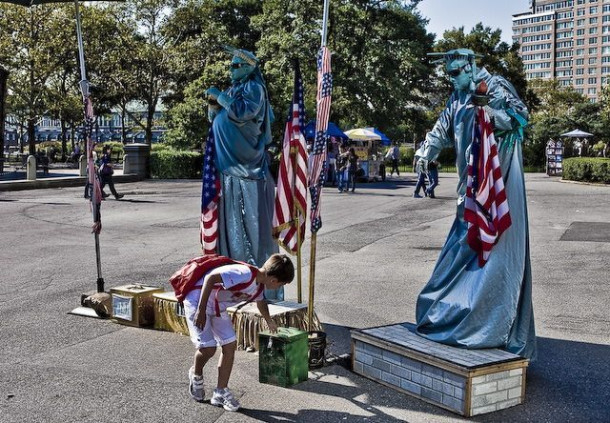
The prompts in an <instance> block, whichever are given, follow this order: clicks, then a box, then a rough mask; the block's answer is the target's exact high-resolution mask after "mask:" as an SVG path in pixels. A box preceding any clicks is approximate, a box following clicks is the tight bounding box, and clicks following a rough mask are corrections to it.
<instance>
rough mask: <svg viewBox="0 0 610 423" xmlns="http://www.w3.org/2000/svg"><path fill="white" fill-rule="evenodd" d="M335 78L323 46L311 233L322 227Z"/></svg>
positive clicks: (312, 174)
mask: <svg viewBox="0 0 610 423" xmlns="http://www.w3.org/2000/svg"><path fill="white" fill-rule="evenodd" d="M332 88H333V77H332V74H331V69H330V51H329V50H328V48H327V47H326V46H322V48H320V51H319V53H318V93H317V96H316V99H317V110H316V133H315V138H314V142H313V146H312V150H311V154H310V155H309V192H310V196H311V231H312V232H317V231H318V230H319V229H320V228H321V227H322V217H321V214H320V209H321V207H320V200H321V198H320V194H321V193H322V187H323V186H324V182H325V179H326V166H327V162H326V149H327V145H328V138H329V137H328V135H327V134H326V130H327V128H328V120H329V115H330V104H331V94H332Z"/></svg>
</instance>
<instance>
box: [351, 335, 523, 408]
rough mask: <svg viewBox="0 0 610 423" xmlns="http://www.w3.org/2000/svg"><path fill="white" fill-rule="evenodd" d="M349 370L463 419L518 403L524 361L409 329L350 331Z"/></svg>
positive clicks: (507, 354) (496, 350) (509, 355)
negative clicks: (432, 338) (451, 343)
mask: <svg viewBox="0 0 610 423" xmlns="http://www.w3.org/2000/svg"><path fill="white" fill-rule="evenodd" d="M351 336H352V369H353V371H354V372H356V373H358V374H360V375H362V376H365V377H367V378H370V379H373V380H375V381H377V382H379V383H381V384H383V385H386V386H388V387H390V388H392V389H395V390H398V391H401V392H404V393H406V394H409V395H412V396H414V397H416V398H420V399H422V400H424V401H426V402H429V403H431V404H435V405H437V406H439V407H442V408H445V409H447V410H450V411H452V412H454V413H458V414H461V415H463V416H467V417H470V416H474V415H477V414H483V413H489V412H493V411H497V410H502V409H505V408H508V407H512V406H515V405H518V404H521V403H523V400H524V398H525V371H526V368H527V365H528V360H527V359H525V358H522V357H520V356H518V355H515V354H511V353H509V352H506V351H504V350H500V349H495V348H494V349H479V350H467V349H463V348H456V347H452V346H449V345H443V344H439V343H437V342H433V341H430V340H428V339H426V338H423V337H421V336H419V335H417V334H416V333H415V327H414V325H412V324H409V323H403V324H396V325H389V326H381V327H376V328H370V329H361V330H353V331H352V332H351Z"/></svg>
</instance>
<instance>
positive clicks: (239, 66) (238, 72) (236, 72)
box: [230, 56, 254, 82]
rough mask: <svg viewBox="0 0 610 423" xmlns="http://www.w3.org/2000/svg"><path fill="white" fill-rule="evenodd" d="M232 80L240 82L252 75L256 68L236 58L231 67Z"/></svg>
mask: <svg viewBox="0 0 610 423" xmlns="http://www.w3.org/2000/svg"><path fill="white" fill-rule="evenodd" d="M230 69H231V80H232V81H233V82H238V81H241V80H242V79H244V78H245V77H247V76H248V75H250V74H251V73H252V72H253V71H254V66H252V65H250V64H248V63H246V62H245V61H244V60H243V59H241V58H239V57H237V56H234V57H233V60H232V61H231V65H230Z"/></svg>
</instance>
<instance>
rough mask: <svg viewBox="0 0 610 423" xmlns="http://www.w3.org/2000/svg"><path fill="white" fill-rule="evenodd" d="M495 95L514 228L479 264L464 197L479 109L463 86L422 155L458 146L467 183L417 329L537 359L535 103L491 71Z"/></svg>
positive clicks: (462, 180)
mask: <svg viewBox="0 0 610 423" xmlns="http://www.w3.org/2000/svg"><path fill="white" fill-rule="evenodd" d="M475 80H476V81H480V80H485V82H486V83H487V85H488V87H489V91H488V95H489V97H490V101H489V107H488V112H489V114H490V115H491V116H492V117H493V119H494V124H495V130H494V135H495V138H496V141H497V142H498V154H499V157H500V165H501V168H502V176H503V179H504V184H505V189H506V195H507V199H508V205H509V207H510V214H511V217H512V225H511V226H510V227H509V228H508V229H507V230H506V232H504V233H503V234H502V236H501V237H500V239H499V241H498V243H497V244H496V245H495V246H494V248H493V250H492V251H491V255H490V257H489V261H488V262H487V263H486V264H485V266H483V267H479V265H478V262H477V261H478V259H477V253H476V252H475V251H474V250H472V249H471V248H470V247H469V246H468V242H467V223H466V222H465V221H464V196H465V194H466V180H467V173H468V156H469V152H470V145H471V142H472V130H473V125H474V119H475V107H474V106H473V105H472V103H471V102H470V97H471V94H470V93H468V92H462V91H455V92H454V93H453V95H452V96H451V98H450V99H449V101H448V102H447V107H446V108H445V110H444V111H443V112H442V113H441V116H440V118H439V119H438V121H437V122H436V124H435V125H434V128H433V129H432V131H430V132H429V133H428V134H427V136H426V140H425V142H424V144H423V146H422V147H421V148H420V149H419V150H418V151H417V153H416V155H418V156H420V157H423V158H424V159H427V160H432V159H435V158H436V157H437V156H438V153H439V152H440V150H441V149H442V148H444V147H455V149H456V153H457V161H456V164H457V169H458V175H459V182H458V186H457V193H458V196H459V197H458V205H457V213H456V218H455V221H454V223H453V226H452V228H451V230H450V232H449V235H448V237H447V240H446V241H445V245H444V247H443V249H442V251H441V253H440V256H439V259H438V261H437V263H436V266H435V268H434V271H433V272H432V276H431V277H430V280H429V281H428V283H427V284H426V285H425V287H424V288H423V290H422V292H421V293H420V294H419V296H418V298H417V305H416V319H417V332H418V333H419V334H420V335H422V336H424V337H426V338H428V339H431V340H433V341H437V342H440V343H444V344H449V345H454V346H460V347H465V348H503V349H506V350H507V351H510V352H512V353H515V354H518V355H520V356H522V357H526V358H529V359H535V356H536V335H535V328H534V313H533V307H532V274H531V266H530V251H529V230H528V217H527V204H526V196H525V183H524V178H523V165H522V151H521V142H522V140H523V128H524V127H525V125H526V124H527V108H526V107H525V105H524V104H523V102H522V101H521V100H520V99H519V97H518V96H517V93H516V92H515V90H514V88H513V86H512V85H511V84H510V83H509V82H508V81H506V80H505V79H504V78H502V77H500V76H494V75H491V74H489V72H487V71H486V70H485V69H484V68H483V69H481V70H480V71H479V73H478V74H477V76H476V79H475Z"/></svg>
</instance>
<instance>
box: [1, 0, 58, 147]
mask: <svg viewBox="0 0 610 423" xmlns="http://www.w3.org/2000/svg"><path fill="white" fill-rule="evenodd" d="M61 10H62V9H61V8H59V9H58V8H54V6H52V5H51V6H45V5H40V6H36V7H30V8H25V7H22V6H15V5H8V4H4V3H3V4H2V5H0V63H2V64H4V66H5V67H6V69H7V70H8V71H9V72H10V76H9V83H8V85H9V87H10V88H9V95H8V98H7V100H8V101H7V103H8V104H7V112H8V114H12V115H14V116H16V117H17V118H21V119H22V120H23V121H24V124H25V126H26V127H27V134H28V143H29V153H30V154H35V153H36V142H35V141H36V140H35V139H36V124H37V122H38V120H39V119H40V118H41V117H42V116H44V115H46V114H47V112H48V107H47V99H48V98H47V97H48V94H49V92H48V86H47V83H48V81H49V78H50V77H51V75H52V74H53V72H54V71H55V68H56V67H57V66H58V65H59V63H58V57H57V56H56V55H55V54H54V53H55V50H56V48H57V43H58V39H59V34H58V32H57V29H58V28H60V27H61V26H62V25H63V26H65V16H64V15H63V14H62V13H61ZM57 20H59V22H57ZM16 22H18V23H19V24H18V25H15V23H16Z"/></svg>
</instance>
